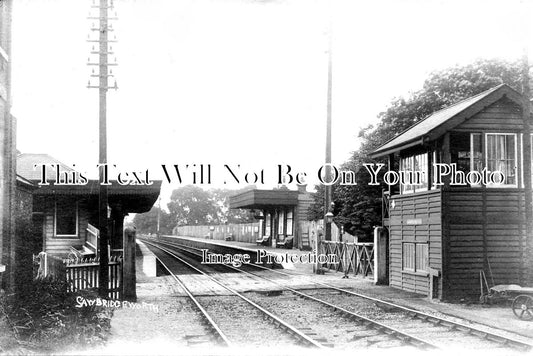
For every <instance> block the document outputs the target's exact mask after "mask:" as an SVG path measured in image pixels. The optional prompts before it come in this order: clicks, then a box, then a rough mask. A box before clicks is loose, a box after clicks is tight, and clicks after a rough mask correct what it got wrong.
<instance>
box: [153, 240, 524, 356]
mask: <svg viewBox="0 0 533 356" xmlns="http://www.w3.org/2000/svg"><path fill="white" fill-rule="evenodd" d="M163 243H164V244H166V245H170V246H174V247H177V248H181V246H180V244H178V243H175V242H172V243H169V242H163ZM188 248H190V247H188ZM251 266H253V267H255V268H258V269H261V270H265V271H268V272H271V273H276V274H280V275H284V276H289V277H290V276H300V277H305V278H306V280H307V281H308V282H309V283H310V284H314V285H317V286H320V287H322V288H327V289H332V290H335V291H337V292H340V293H343V294H347V295H353V296H356V297H359V298H363V299H367V300H370V301H372V302H375V303H376V304H379V305H384V306H387V307H390V308H392V309H396V310H401V311H403V312H405V313H407V314H409V315H411V316H412V317H413V318H417V319H420V320H422V321H424V322H427V323H428V324H429V325H441V326H447V327H449V328H450V329H455V330H460V331H463V332H464V333H466V334H471V335H477V336H478V337H480V338H485V339H489V340H492V341H494V342H496V343H499V344H501V345H508V346H511V347H513V348H515V349H518V350H522V351H531V350H533V345H532V344H529V343H527V342H523V341H520V340H518V339H515V338H513V337H510V336H503V335H499V334H497V333H494V332H491V331H488V330H483V329H480V328H478V327H475V326H473V325H469V324H468V322H466V321H464V322H461V321H453V320H450V319H445V318H441V317H438V316H435V315H431V314H427V313H424V312H421V311H419V310H416V309H412V308H409V307H405V306H402V305H399V304H395V303H392V302H389V301H385V300H382V299H379V298H376V297H371V296H368V295H365V294H362V293H359V292H354V291H350V290H346V289H343V288H339V287H336V286H332V285H330V284H328V283H323V282H319V281H316V280H315V279H312V278H310V277H309V276H308V275H306V274H304V273H298V272H295V271H291V273H286V272H283V271H281V270H277V269H270V268H265V267H263V266H261V265H255V264H253V265H251ZM227 267H230V266H227ZM237 270H239V269H237ZM239 271H240V272H243V273H249V274H253V273H250V272H245V271H242V270H239ZM258 277H260V278H263V279H267V278H265V277H264V276H258ZM272 282H274V281H272ZM274 283H279V282H274ZM331 307H332V308H335V309H336V310H340V311H341V312H343V313H344V311H343V310H341V309H342V308H339V307H336V306H333V305H332V306H331Z"/></svg>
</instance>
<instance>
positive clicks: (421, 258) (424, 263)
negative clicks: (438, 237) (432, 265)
mask: <svg viewBox="0 0 533 356" xmlns="http://www.w3.org/2000/svg"><path fill="white" fill-rule="evenodd" d="M428 262H429V261H428V244H416V251H415V271H419V272H427V270H428V266H429V263H428Z"/></svg>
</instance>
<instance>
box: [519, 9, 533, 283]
mask: <svg viewBox="0 0 533 356" xmlns="http://www.w3.org/2000/svg"><path fill="white" fill-rule="evenodd" d="M523 5H524V9H523V10H524V11H523V14H522V16H523V19H522V25H523V26H524V28H523V29H524V32H523V35H524V49H523V50H524V54H523V56H522V78H521V79H522V119H523V124H524V128H523V132H524V133H523V139H522V142H523V147H522V152H523V162H524V163H523V167H522V169H523V170H524V203H525V220H526V221H525V222H526V239H525V240H526V241H525V249H524V253H523V254H522V265H521V270H522V271H523V273H521V274H520V283H521V284H525V285H528V286H529V285H531V284H532V283H533V266H532V265H531V261H532V258H533V220H532V219H533V202H532V200H533V195H532V190H533V189H532V186H531V184H532V182H531V181H532V179H531V170H532V168H531V104H530V99H531V88H530V87H529V68H530V66H529V56H528V49H529V41H530V39H531V37H530V28H529V26H530V20H529V16H530V13H531V7H530V6H529V5H528V3H527V2H524V4H523ZM524 279H525V280H524Z"/></svg>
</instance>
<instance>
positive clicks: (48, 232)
mask: <svg viewBox="0 0 533 356" xmlns="http://www.w3.org/2000/svg"><path fill="white" fill-rule="evenodd" d="M35 164H39V165H40V164H48V165H51V164H53V165H59V166H60V167H61V170H62V171H65V172H73V171H74V170H73V169H72V168H70V167H68V166H67V165H65V164H63V163H61V162H60V161H58V160H56V159H55V158H53V157H51V156H49V155H46V154H20V155H19V156H18V157H17V171H18V173H19V174H20V175H21V176H22V177H24V178H25V179H26V180H27V181H29V182H31V183H32V184H33V185H34V187H35V189H34V190H33V192H32V199H33V212H32V215H31V216H32V224H33V236H32V237H31V239H33V240H34V241H36V242H37V243H36V246H37V250H36V251H33V253H37V252H39V251H45V252H47V253H50V254H53V255H57V256H63V257H65V256H67V255H69V254H71V253H74V254H77V255H79V256H91V255H95V253H96V250H97V247H98V229H97V228H96V227H97V226H98V192H99V182H98V181H97V180H89V182H88V184H86V185H55V184H54V182H55V174H54V172H53V171H52V170H49V171H48V172H47V177H48V181H49V182H50V185H40V186H39V185H38V183H39V181H40V180H41V172H40V171H39V170H38V169H37V170H36V169H34V168H33V167H34V165H35ZM111 183H112V184H111V185H110V186H108V218H109V228H108V231H109V233H110V239H109V240H110V247H111V249H121V248H122V234H123V223H124V217H125V216H126V215H127V214H129V213H144V212H147V211H149V210H150V209H151V208H152V206H153V204H154V203H155V201H156V200H157V198H158V196H159V191H160V188H161V181H154V183H153V185H150V186H145V185H127V186H122V185H119V184H117V182H113V181H112V182H111ZM27 238H30V237H29V236H28V237H27Z"/></svg>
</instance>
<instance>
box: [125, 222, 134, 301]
mask: <svg viewBox="0 0 533 356" xmlns="http://www.w3.org/2000/svg"><path fill="white" fill-rule="evenodd" d="M136 285H137V279H136V276H135V228H132V227H127V228H126V229H124V258H123V262H122V299H124V300H128V301H131V302H134V301H136V300H137V289H136Z"/></svg>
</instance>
